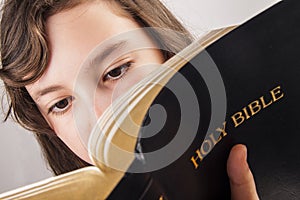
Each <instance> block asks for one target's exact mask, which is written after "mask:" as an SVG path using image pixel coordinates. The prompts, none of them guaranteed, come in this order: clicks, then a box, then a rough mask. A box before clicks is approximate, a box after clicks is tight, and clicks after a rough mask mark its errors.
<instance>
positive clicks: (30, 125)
mask: <svg viewBox="0 0 300 200" xmlns="http://www.w3.org/2000/svg"><path fill="white" fill-rule="evenodd" d="M86 1H87V0H86ZM86 1H84V0H60V1H57V0H5V1H4V5H3V16H2V20H1V47H0V50H1V62H2V68H1V69H0V78H1V79H2V80H3V81H4V86H5V89H6V93H7V97H8V102H9V108H8V110H7V112H6V117H5V120H7V118H8V117H9V116H11V117H12V118H13V119H14V120H15V121H16V122H17V123H19V124H20V125H22V126H23V127H24V128H26V129H27V130H30V131H32V132H34V133H35V136H36V138H37V140H38V141H39V144H40V145H41V147H42V150H43V154H44V157H45V158H46V160H47V161H48V164H49V166H50V167H51V168H52V170H53V172H54V173H55V174H56V175H58V174H62V173H65V172H68V171H72V170H75V169H78V168H81V167H84V166H87V165H89V164H88V163H86V162H85V161H83V160H81V159H80V158H79V157H78V156H76V155H75V154H74V153H73V152H72V151H71V150H70V149H69V148H68V147H67V146H66V145H65V144H64V143H63V142H62V141H61V140H60V139H59V138H58V137H57V136H56V134H55V133H54V131H53V130H52V129H51V128H50V127H49V125H48V124H47V122H46V121H45V119H44V118H43V117H42V115H41V113H40V111H39V109H38V107H37V106H36V104H35V103H34V101H33V99H32V98H31V96H30V95H29V93H28V92H27V90H26V88H25V86H26V85H28V84H30V83H33V82H35V81H36V80H38V79H39V78H40V77H41V76H42V75H43V73H44V72H45V70H46V67H47V64H48V58H49V54H50V52H49V48H48V45H47V33H46V25H45V24H46V19H47V18H48V17H49V16H51V15H54V14H56V13H58V12H61V11H63V10H67V9H71V8H73V7H75V6H77V5H79V4H80V3H83V2H86ZM102 1H105V0H102ZM106 1H107V0H106ZM107 2H109V3H115V4H116V5H118V7H119V8H121V10H122V11H125V13H127V14H129V16H130V17H131V18H133V19H134V20H135V21H136V22H137V23H139V24H140V25H141V26H142V27H159V28H168V29H172V30H175V31H178V32H180V33H182V34H184V35H185V36H186V37H180V38H179V39H178V38H174V37H171V36H168V34H163V33H152V35H151V36H152V37H153V39H154V40H156V41H157V40H158V41H159V42H158V44H159V45H161V48H162V49H167V50H168V51H163V55H164V57H165V59H166V60H167V59H169V58H170V57H171V56H173V55H174V53H177V52H179V51H180V50H182V49H183V48H184V47H186V46H187V45H188V44H189V43H190V42H191V41H192V37H191V36H190V34H189V33H188V31H187V30H186V29H185V28H184V27H183V26H182V25H181V24H180V23H179V22H178V21H177V20H176V18H175V17H174V16H173V15H172V14H171V13H170V12H169V11H168V9H166V8H165V7H164V5H163V4H162V3H161V2H160V1H159V0H148V1H145V0H110V1H107Z"/></svg>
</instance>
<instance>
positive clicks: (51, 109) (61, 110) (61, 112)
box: [48, 96, 74, 115]
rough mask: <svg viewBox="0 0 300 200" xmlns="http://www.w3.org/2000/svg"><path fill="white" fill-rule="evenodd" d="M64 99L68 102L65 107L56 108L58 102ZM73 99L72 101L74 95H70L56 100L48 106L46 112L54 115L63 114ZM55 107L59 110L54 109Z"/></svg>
mask: <svg viewBox="0 0 300 200" xmlns="http://www.w3.org/2000/svg"><path fill="white" fill-rule="evenodd" d="M66 100H67V103H68V104H67V105H66V107H64V108H58V104H59V103H62V102H63V101H66ZM73 101H74V97H72V96H69V97H67V98H64V99H62V100H60V101H58V102H57V103H55V104H54V105H53V106H51V107H50V108H49V110H48V114H50V113H52V114H55V115H63V114H65V113H66V112H67V111H68V110H69V108H70V106H71V103H72V102H73ZM55 109H59V111H55Z"/></svg>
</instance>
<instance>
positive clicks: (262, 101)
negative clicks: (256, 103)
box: [259, 96, 273, 108]
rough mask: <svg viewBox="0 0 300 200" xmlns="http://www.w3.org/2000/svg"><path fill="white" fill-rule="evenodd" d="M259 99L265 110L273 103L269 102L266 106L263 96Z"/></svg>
mask: <svg viewBox="0 0 300 200" xmlns="http://www.w3.org/2000/svg"><path fill="white" fill-rule="evenodd" d="M259 99H260V101H261V103H262V106H263V108H266V107H268V106H269V105H271V104H272V103H273V101H272V100H271V101H270V102H269V103H268V104H266V102H265V99H264V96H262V97H260V98H259Z"/></svg>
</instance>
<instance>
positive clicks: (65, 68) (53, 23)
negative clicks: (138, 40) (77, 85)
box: [27, 1, 139, 93]
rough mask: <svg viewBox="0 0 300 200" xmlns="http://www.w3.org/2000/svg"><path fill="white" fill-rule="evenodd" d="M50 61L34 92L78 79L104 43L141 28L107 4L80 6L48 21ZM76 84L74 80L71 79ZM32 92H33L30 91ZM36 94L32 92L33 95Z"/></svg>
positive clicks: (101, 2) (93, 3)
mask: <svg viewBox="0 0 300 200" xmlns="http://www.w3.org/2000/svg"><path fill="white" fill-rule="evenodd" d="M46 25H47V35H48V43H49V49H50V59H49V64H48V67H47V70H46V72H45V74H44V75H43V76H42V77H41V78H40V79H39V80H38V81H37V82H36V84H35V83H34V84H32V85H31V87H27V88H31V89H30V90H37V89H38V88H40V87H46V86H48V85H49V84H51V83H52V84H53V82H54V81H55V82H56V83H59V84H64V83H65V82H66V80H65V79H64V78H63V77H62V74H63V75H68V77H75V76H76V73H77V72H78V69H79V67H80V66H81V64H82V63H83V61H84V60H85V59H86V58H87V56H88V55H89V53H90V52H91V51H92V50H93V48H95V46H97V45H98V44H100V43H101V42H103V41H105V40H107V39H109V38H111V37H114V36H116V35H119V34H121V33H124V32H127V31H130V30H133V29H136V28H139V25H138V24H137V23H136V22H135V21H134V20H133V19H131V18H130V17H128V16H125V15H122V14H118V13H117V10H116V8H115V6H113V5H111V4H110V3H109V4H108V3H105V2H103V1H93V2H90V3H84V4H80V5H79V6H76V7H74V8H72V9H70V10H66V11H63V12H60V13H57V14H55V15H53V16H51V17H49V18H48V19H47V23H46ZM68 81H69V82H70V81H71V82H72V80H70V79H68ZM29 92H30V91H29ZM30 93H32V92H30Z"/></svg>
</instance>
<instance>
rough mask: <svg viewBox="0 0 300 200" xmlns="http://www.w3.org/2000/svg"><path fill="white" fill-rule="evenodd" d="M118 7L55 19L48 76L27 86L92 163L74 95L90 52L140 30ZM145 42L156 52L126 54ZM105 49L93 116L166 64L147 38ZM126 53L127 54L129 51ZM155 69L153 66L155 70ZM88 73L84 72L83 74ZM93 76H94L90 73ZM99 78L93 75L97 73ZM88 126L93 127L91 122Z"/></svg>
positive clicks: (96, 6) (83, 8)
mask: <svg viewBox="0 0 300 200" xmlns="http://www.w3.org/2000/svg"><path fill="white" fill-rule="evenodd" d="M113 6H115V5H108V4H107V3H105V2H101V1H100V2H98V1H97V2H93V3H85V4H81V5H79V6H77V7H75V8H73V9H70V10H67V11H64V12H61V13H58V14H55V15H53V16H51V17H50V18H49V19H48V20H47V33H48V36H49V40H48V42H49V49H50V52H51V55H50V59H49V65H48V68H47V70H46V72H45V74H44V75H43V76H42V77H41V78H40V79H39V80H38V81H36V82H35V83H33V84H31V85H28V86H26V88H27V90H28V92H29V94H30V95H31V96H32V98H33V99H34V101H35V102H36V104H37V105H38V107H39V109H40V111H41V113H42V115H43V116H44V118H45V119H46V120H47V122H48V123H49V125H50V127H51V128H52V129H53V130H54V131H55V133H56V134H57V135H58V137H59V138H61V140H62V141H63V142H64V143H65V144H66V145H67V146H68V147H69V148H70V149H71V150H72V151H73V152H75V153H76V154H77V155H78V156H79V157H81V158H82V159H83V160H85V161H87V162H89V163H91V161H90V159H89V157H88V154H87V150H86V148H85V145H83V144H82V142H81V139H80V136H79V131H78V129H77V124H76V121H75V119H74V116H73V112H72V110H74V106H75V105H76V102H78V101H80V99H84V98H85V97H84V96H83V94H79V93H76V91H75V92H74V85H75V82H76V80H77V79H76V78H77V77H78V74H79V72H80V71H81V70H82V69H81V66H82V64H83V63H84V61H85V59H86V58H87V57H88V55H89V53H90V52H91V51H92V50H93V49H94V48H95V47H96V46H97V45H99V44H100V43H102V42H103V41H105V40H107V39H109V38H111V37H113V36H116V35H119V34H121V33H124V32H128V31H131V30H135V29H137V28H139V25H138V24H137V23H136V22H135V21H134V20H132V19H131V18H129V17H127V16H125V15H126V14H125V13H122V11H121V10H119V9H118V8H116V7H113ZM134 42H135V43H137V42H141V43H145V44H144V45H143V46H145V45H147V46H150V47H153V48H147V49H140V50H136V51H130V52H127V53H126V52H125V53H120V54H118V52H122V50H121V48H123V49H124V48H126V45H130V44H131V43H134ZM109 43H110V46H107V47H104V48H102V49H103V52H99V55H101V56H102V57H101V59H100V61H97V62H98V63H97V66H98V67H97V71H98V72H97V73H99V77H98V79H97V87H96V89H95V92H94V93H95V94H94V101H93V102H97V103H94V105H92V107H93V108H92V110H93V111H94V113H93V114H95V115H96V117H99V116H100V115H101V114H102V113H103V111H104V110H105V109H106V108H107V107H108V106H109V105H110V104H111V102H112V99H113V98H115V97H117V96H119V95H120V94H122V93H124V92H126V91H127V90H128V88H129V87H131V86H132V85H133V84H135V83H137V82H138V81H139V80H141V79H142V78H143V77H145V76H146V75H147V74H149V73H150V72H151V71H153V69H154V68H155V66H157V65H150V66H147V67H143V68H140V69H138V67H139V66H142V65H148V64H161V63H163V61H164V59H163V57H162V54H161V52H160V51H159V50H158V49H156V48H155V44H154V43H153V42H152V41H151V40H150V38H149V37H148V36H147V34H145V33H143V34H142V35H140V36H139V37H137V38H134V40H131V39H130V38H129V39H127V40H125V41H122V43H120V42H117V43H116V44H112V43H111V42H109ZM123 52H124V51H123ZM151 66H152V67H151ZM81 72H82V71H81ZM87 74H88V73H87ZM91 74H93V73H91ZM84 123H87V126H93V124H92V122H89V121H88V120H87V121H86V122H84Z"/></svg>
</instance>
